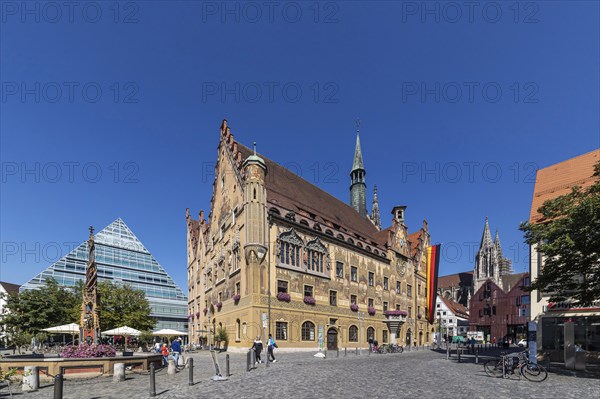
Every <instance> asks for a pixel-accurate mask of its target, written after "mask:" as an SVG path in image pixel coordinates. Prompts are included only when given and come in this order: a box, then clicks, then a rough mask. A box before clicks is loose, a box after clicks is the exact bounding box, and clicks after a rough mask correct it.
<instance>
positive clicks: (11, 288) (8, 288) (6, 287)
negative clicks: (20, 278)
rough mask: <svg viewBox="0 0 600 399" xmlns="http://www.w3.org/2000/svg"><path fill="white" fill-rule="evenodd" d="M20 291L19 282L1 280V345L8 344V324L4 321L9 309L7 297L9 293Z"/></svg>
mask: <svg viewBox="0 0 600 399" xmlns="http://www.w3.org/2000/svg"><path fill="white" fill-rule="evenodd" d="M18 292H19V286H18V285H17V284H11V283H6V282H4V281H0V346H5V345H7V344H8V342H7V336H6V326H5V325H4V323H3V322H2V318H3V317H4V315H5V314H6V312H7V311H8V309H6V299H7V298H6V297H7V296H8V295H9V294H16V293H18Z"/></svg>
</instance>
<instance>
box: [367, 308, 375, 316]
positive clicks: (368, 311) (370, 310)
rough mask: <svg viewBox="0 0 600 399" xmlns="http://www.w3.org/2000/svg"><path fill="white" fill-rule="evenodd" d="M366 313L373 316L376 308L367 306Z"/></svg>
mask: <svg viewBox="0 0 600 399" xmlns="http://www.w3.org/2000/svg"><path fill="white" fill-rule="evenodd" d="M367 313H369V315H371V316H375V313H376V310H375V308H371V307H369V308H367Z"/></svg>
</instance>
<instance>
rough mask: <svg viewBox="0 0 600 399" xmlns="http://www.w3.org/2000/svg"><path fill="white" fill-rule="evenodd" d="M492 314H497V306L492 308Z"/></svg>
mask: <svg viewBox="0 0 600 399" xmlns="http://www.w3.org/2000/svg"><path fill="white" fill-rule="evenodd" d="M492 314H493V315H495V314H496V305H494V306H492Z"/></svg>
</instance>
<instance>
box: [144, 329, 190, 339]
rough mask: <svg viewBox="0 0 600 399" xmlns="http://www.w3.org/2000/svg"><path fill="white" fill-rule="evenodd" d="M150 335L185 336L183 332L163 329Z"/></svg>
mask: <svg viewBox="0 0 600 399" xmlns="http://www.w3.org/2000/svg"><path fill="white" fill-rule="evenodd" d="M152 335H155V336H159V337H164V336H169V337H170V336H174V335H187V333H184V332H183V331H177V330H172V329H170V328H163V329H162V330H158V331H154V332H153V333H152Z"/></svg>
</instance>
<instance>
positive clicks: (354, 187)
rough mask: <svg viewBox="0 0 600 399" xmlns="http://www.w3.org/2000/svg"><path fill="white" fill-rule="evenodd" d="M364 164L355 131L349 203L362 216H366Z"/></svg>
mask: <svg viewBox="0 0 600 399" xmlns="http://www.w3.org/2000/svg"><path fill="white" fill-rule="evenodd" d="M365 175H366V172H365V165H364V164H363V158H362V152H361V150H360V137H359V134H358V129H357V131H356V148H355V149H354V162H353V163H352V171H351V172H350V179H351V182H352V184H351V185H350V205H351V206H352V207H353V208H354V209H355V210H356V212H358V213H359V214H360V216H362V217H367V185H366V184H365Z"/></svg>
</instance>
